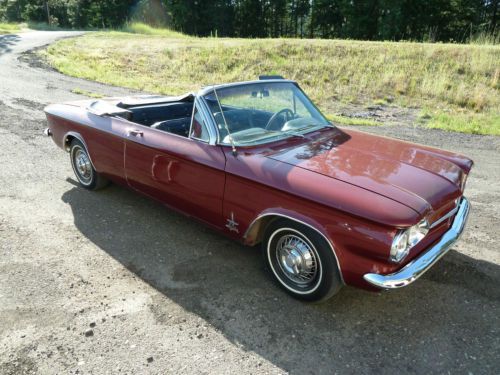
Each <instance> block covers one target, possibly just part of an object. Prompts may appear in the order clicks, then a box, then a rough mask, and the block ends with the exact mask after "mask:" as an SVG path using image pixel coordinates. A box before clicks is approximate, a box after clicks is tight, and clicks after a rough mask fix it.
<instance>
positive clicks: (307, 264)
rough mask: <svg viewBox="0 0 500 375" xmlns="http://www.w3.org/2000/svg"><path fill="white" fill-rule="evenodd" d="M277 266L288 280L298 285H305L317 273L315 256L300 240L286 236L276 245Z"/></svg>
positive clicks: (293, 236) (294, 236) (292, 236)
mask: <svg viewBox="0 0 500 375" xmlns="http://www.w3.org/2000/svg"><path fill="white" fill-rule="evenodd" d="M276 250H277V251H276V257H277V260H278V264H279V266H280V268H281V270H282V271H283V273H284V274H285V276H286V277H288V278H289V279H290V280H292V281H293V282H295V283H298V284H307V283H309V282H310V281H311V280H313V279H314V278H315V276H316V274H317V272H318V266H317V264H318V262H317V258H316V254H315V252H314V251H313V249H312V248H311V246H310V245H309V244H308V243H307V242H306V241H304V240H303V239H302V238H300V237H298V236H296V235H293V234H287V235H285V236H283V237H281V238H280V239H279V241H278V243H277V244H276Z"/></svg>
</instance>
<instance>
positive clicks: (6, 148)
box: [0, 32, 500, 374]
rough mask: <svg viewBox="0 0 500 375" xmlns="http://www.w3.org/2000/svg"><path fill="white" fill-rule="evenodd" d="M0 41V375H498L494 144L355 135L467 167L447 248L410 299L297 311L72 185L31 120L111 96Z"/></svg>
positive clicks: (387, 130)
mask: <svg viewBox="0 0 500 375" xmlns="http://www.w3.org/2000/svg"><path fill="white" fill-rule="evenodd" d="M73 35H76V33H70V32H27V33H23V34H19V35H11V36H0V112H1V114H2V116H1V119H0V166H1V171H0V374H24V373H26V374H32V373H41V374H53V373H73V374H76V373H80V374H82V373H85V374H87V373H94V374H104V373H128V374H143V373H174V374H177V373H228V374H240V373H243V374H244V373H248V374H250V373H251V374H253V373H286V372H288V373H291V374H309V373H311V374H316V373H325V374H332V373H339V374H363V373H376V374H380V373H384V374H389V373H394V374H402V373H425V374H428V373H440V374H442V373H473V374H498V373H500V250H499V246H498V244H497V242H496V240H497V237H498V235H499V234H500V231H499V229H498V228H499V222H500V137H488V136H472V135H463V134H452V133H445V132H441V131H437V130H433V131H431V130H424V129H421V128H418V127H417V128H413V127H409V126H403V127H396V126H387V127H381V128H367V129H365V130H366V131H370V132H374V133H379V134H385V135H389V136H394V137H398V138H402V139H407V140H410V141H416V142H419V143H425V144H428V145H433V146H437V147H442V148H445V149H449V150H452V151H456V152H461V153H464V154H465V155H467V156H470V157H472V158H473V159H474V160H475V162H476V165H475V168H474V170H473V173H472V175H471V177H470V179H469V182H468V185H467V195H468V197H469V198H470V200H471V203H472V205H473V211H472V213H471V217H470V219H469V225H468V229H467V231H466V232H465V234H464V236H463V237H462V240H461V241H460V242H459V243H458V244H457V245H456V246H455V247H454V249H453V250H452V251H451V252H450V253H449V254H448V255H447V256H446V257H444V258H443V259H442V260H441V261H440V262H439V263H438V264H437V265H436V266H435V267H434V268H433V269H432V270H430V271H429V272H428V273H427V274H425V275H424V276H423V277H422V279H421V280H419V281H418V282H417V283H415V284H414V285H412V286H410V287H408V288H405V289H402V290H398V291H393V292H387V293H380V294H374V293H369V292H365V291H361V290H357V289H354V288H349V287H346V288H344V289H343V290H342V291H341V293H340V294H339V295H338V296H336V297H335V298H334V299H332V300H331V301H329V302H327V303H326V304H322V305H311V304H305V303H301V302H297V301H295V300H293V299H291V298H289V297H288V296H287V295H286V294H284V293H282V292H281V291H280V290H279V289H278V288H277V287H275V286H274V284H273V282H272V281H271V280H270V279H269V278H268V277H267V275H266V274H265V273H264V272H263V270H262V266H261V262H260V255H259V251H258V249H252V248H245V247H243V246H240V245H239V244H237V243H234V242H232V241H230V240H228V239H226V238H224V237H221V236H220V235H218V234H216V233H214V232H212V231H211V230H209V229H206V228H205V227H203V226H202V225H200V224H197V223H195V222H193V221H192V220H190V219H189V218H186V217H184V216H181V215H179V214H176V213H174V212H171V211H169V210H167V209H165V208H163V207H161V206H159V205H158V204H156V203H155V202H153V201H151V200H148V199H146V198H143V197H141V196H139V195H137V194H134V193H132V192H130V191H128V190H126V189H124V188H121V187H117V186H111V187H110V188H108V189H105V190H103V191H101V192H97V193H93V192H88V191H86V190H83V189H80V188H79V187H77V186H76V183H75V181H74V178H73V173H72V171H71V167H70V164H69V157H68V155H67V154H65V153H64V152H63V151H61V150H60V149H58V148H56V146H55V145H54V144H53V142H52V141H51V140H50V139H47V138H45V137H43V136H42V135H41V132H42V130H43V129H44V128H45V126H46V123H45V119H44V115H43V112H42V109H43V107H44V106H45V105H46V104H48V103H52V102H60V101H68V100H74V99H78V98H82V97H81V96H79V95H76V94H73V93H72V92H71V90H73V89H75V88H79V89H83V90H88V91H94V92H100V93H104V94H107V95H121V94H124V93H127V91H125V90H124V89H120V88H113V87H109V86H103V85H99V84H96V83H92V82H87V81H83V80H78V79H74V78H69V77H65V76H62V75H60V74H58V73H56V72H53V71H50V70H46V69H42V68H36V67H32V66H31V67H30V66H29V65H28V64H26V63H25V62H20V61H19V56H20V55H21V53H22V52H23V51H26V50H28V49H31V48H34V47H38V46H41V45H44V44H47V43H50V42H52V41H54V40H55V39H57V38H61V37H67V36H73Z"/></svg>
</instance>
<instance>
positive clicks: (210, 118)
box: [195, 79, 335, 147]
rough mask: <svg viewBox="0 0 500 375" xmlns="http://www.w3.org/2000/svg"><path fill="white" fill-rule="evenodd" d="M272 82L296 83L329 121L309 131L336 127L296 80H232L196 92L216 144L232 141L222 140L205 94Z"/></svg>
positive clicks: (257, 143)
mask: <svg viewBox="0 0 500 375" xmlns="http://www.w3.org/2000/svg"><path fill="white" fill-rule="evenodd" d="M270 83H291V84H293V85H295V86H296V87H297V88H298V89H299V90H300V91H301V92H302V94H304V96H305V97H306V98H307V99H308V100H309V102H310V104H311V105H312V106H313V107H314V109H316V110H317V111H318V113H319V114H320V115H321V116H322V117H323V118H324V119H325V120H326V121H327V124H325V125H321V126H319V125H318V126H314V127H312V128H311V129H309V130H308V131H307V132H309V131H317V130H319V129H322V128H324V127H327V126H329V127H332V128H334V127H335V125H334V124H332V123H331V122H330V121H329V120H328V119H327V118H326V116H325V115H324V114H323V113H322V112H321V111H320V110H319V108H318V107H317V106H316V104H314V102H313V101H312V100H311V98H309V96H307V94H306V93H305V92H304V90H302V88H301V87H300V86H299V84H298V83H297V82H296V81H293V80H288V79H268V80H254V81H242V82H232V83H225V84H220V85H210V86H206V87H204V88H202V89H201V90H200V91H198V93H197V94H196V98H195V102H196V100H198V101H199V103H200V104H201V105H202V106H203V111H204V113H205V114H206V118H207V120H208V121H207V125H209V128H212V129H210V130H209V132H210V131H212V132H214V133H215V137H216V142H215V144H217V145H220V146H228V147H231V144H230V143H223V142H222V139H221V138H220V132H219V128H218V126H217V122H216V121H215V118H214V115H213V113H212V112H211V111H210V107H209V105H208V103H207V102H206V100H205V96H206V95H207V94H210V93H212V92H215V90H219V89H224V88H228V87H236V86H245V85H252V84H270ZM307 132H305V133H304V134H306V133H307ZM294 136H295V135H294V134H292V133H289V134H285V133H284V134H283V137H279V136H276V137H269V139H268V140H266V141H263V142H255V143H248V144H237V145H236V146H237V147H254V146H259V145H264V144H269V143H273V142H279V141H282V140H283V139H287V138H290V137H294ZM210 144H212V143H211V142H210Z"/></svg>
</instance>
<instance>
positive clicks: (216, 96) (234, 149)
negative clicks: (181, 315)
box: [214, 87, 238, 156]
mask: <svg viewBox="0 0 500 375" xmlns="http://www.w3.org/2000/svg"><path fill="white" fill-rule="evenodd" d="M214 93H215V99H217V104H218V105H219V108H220V114H221V116H222V120H223V121H224V127H225V128H226V131H227V136H228V139H229V143H231V149H232V150H233V155H234V156H237V155H238V151H236V146H235V145H234V141H233V136H232V135H231V132H230V131H229V127H228V126H227V122H226V116H224V111H223V110H222V107H221V105H220V100H219V95H217V90H216V89H215V87H214Z"/></svg>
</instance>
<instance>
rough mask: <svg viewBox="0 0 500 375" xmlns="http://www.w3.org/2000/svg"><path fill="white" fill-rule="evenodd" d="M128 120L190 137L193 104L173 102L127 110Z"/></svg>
mask: <svg viewBox="0 0 500 375" xmlns="http://www.w3.org/2000/svg"><path fill="white" fill-rule="evenodd" d="M127 109H128V111H130V114H129V116H128V120H129V121H132V122H135V123H137V124H141V125H145V126H149V127H151V128H153V129H158V130H163V131H166V132H169V133H173V134H177V135H180V136H183V137H188V136H189V128H190V126H191V116H192V114H193V102H192V101H190V102H187V101H183V102H173V103H162V104H154V105H142V106H136V107H129V108H127Z"/></svg>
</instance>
